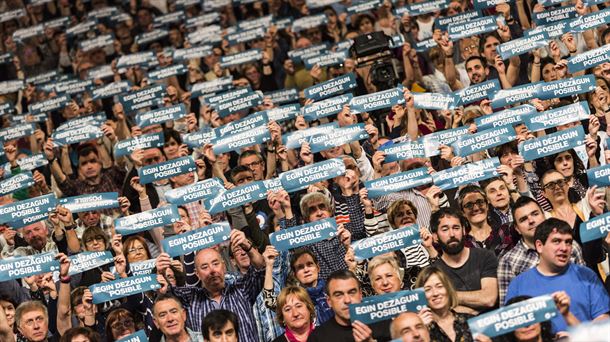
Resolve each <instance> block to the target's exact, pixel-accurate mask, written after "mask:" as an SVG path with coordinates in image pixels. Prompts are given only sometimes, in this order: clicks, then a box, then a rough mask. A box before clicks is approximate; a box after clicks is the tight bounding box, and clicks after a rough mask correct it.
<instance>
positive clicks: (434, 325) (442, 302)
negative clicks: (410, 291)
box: [415, 266, 473, 342]
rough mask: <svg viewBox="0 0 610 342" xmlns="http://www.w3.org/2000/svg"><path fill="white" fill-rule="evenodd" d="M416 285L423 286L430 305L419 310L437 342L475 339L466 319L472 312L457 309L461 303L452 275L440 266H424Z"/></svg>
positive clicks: (462, 341) (433, 339) (431, 335)
mask: <svg viewBox="0 0 610 342" xmlns="http://www.w3.org/2000/svg"><path fill="white" fill-rule="evenodd" d="M415 286H416V287H418V288H419V287H423V288H424V292H425V293H426V300H427V301H428V307H426V308H424V309H422V310H420V311H419V316H420V317H421V319H422V320H423V321H424V323H425V324H426V325H427V326H428V330H429V331H430V338H431V340H432V341H438V342H457V341H461V342H466V341H472V340H473V339H472V335H471V333H470V330H469V328H468V323H467V320H468V319H469V318H470V317H472V315H469V314H463V313H458V312H455V311H454V309H455V307H457V306H458V296H457V291H456V290H455V289H454V288H453V285H452V284H451V281H450V280H449V277H447V275H446V274H445V272H443V271H442V270H441V269H440V268H437V267H435V266H429V267H426V268H424V269H423V270H422V271H421V272H420V273H419V276H418V277H417V280H416V281H415Z"/></svg>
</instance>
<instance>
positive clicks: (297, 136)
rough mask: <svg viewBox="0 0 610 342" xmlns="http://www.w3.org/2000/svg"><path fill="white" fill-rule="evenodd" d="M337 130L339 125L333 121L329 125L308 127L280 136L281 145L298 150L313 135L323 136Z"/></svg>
mask: <svg viewBox="0 0 610 342" xmlns="http://www.w3.org/2000/svg"><path fill="white" fill-rule="evenodd" d="M338 128H339V123H338V122H336V121H333V122H331V123H329V124H325V125H320V126H315V127H309V128H307V129H303V130H297V131H294V132H290V133H286V134H284V135H282V143H283V144H284V146H286V148H288V149H296V148H300V147H301V145H302V144H303V143H304V142H308V141H309V138H310V137H311V136H314V135H325V134H330V133H331V132H334V131H335V130H336V129H338Z"/></svg>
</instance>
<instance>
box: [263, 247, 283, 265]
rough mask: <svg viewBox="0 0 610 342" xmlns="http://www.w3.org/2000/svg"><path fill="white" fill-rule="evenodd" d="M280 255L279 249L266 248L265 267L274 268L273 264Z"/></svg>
mask: <svg viewBox="0 0 610 342" xmlns="http://www.w3.org/2000/svg"><path fill="white" fill-rule="evenodd" d="M279 255H280V254H279V253H278V251H277V249H275V247H274V246H273V245H267V247H265V251H264V252H263V260H265V266H266V267H267V268H268V269H269V268H273V263H275V260H276V259H277V257H278V256H279Z"/></svg>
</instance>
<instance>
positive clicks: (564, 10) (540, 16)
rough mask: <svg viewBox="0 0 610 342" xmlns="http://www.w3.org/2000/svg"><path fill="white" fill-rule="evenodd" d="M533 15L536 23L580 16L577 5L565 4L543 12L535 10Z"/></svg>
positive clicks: (553, 21) (540, 23)
mask: <svg viewBox="0 0 610 342" xmlns="http://www.w3.org/2000/svg"><path fill="white" fill-rule="evenodd" d="M533 15H534V21H535V22H536V25H545V24H552V23H555V22H558V21H563V20H569V19H574V18H576V17H577V16H578V13H576V7H574V6H564V7H559V8H553V9H550V10H546V11H542V12H537V13H536V12H534V13H533Z"/></svg>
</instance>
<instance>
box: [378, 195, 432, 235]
mask: <svg viewBox="0 0 610 342" xmlns="http://www.w3.org/2000/svg"><path fill="white" fill-rule="evenodd" d="M398 200H409V201H411V202H412V203H413V205H415V208H417V224H418V225H419V226H420V227H425V228H428V227H429V226H430V216H432V207H430V203H429V202H428V199H427V198H426V196H424V194H422V193H421V192H419V191H418V190H416V189H408V190H403V191H397V192H393V193H390V194H387V195H383V196H381V197H378V198H375V199H373V206H375V209H377V210H379V211H381V212H384V213H385V212H386V211H387V210H388V207H389V206H390V205H391V204H392V203H393V202H395V201H398Z"/></svg>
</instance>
